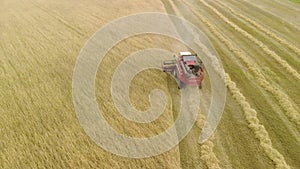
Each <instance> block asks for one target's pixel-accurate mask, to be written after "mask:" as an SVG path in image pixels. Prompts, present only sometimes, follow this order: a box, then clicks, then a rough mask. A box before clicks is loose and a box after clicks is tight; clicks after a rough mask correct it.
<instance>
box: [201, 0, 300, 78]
mask: <svg viewBox="0 0 300 169" xmlns="http://www.w3.org/2000/svg"><path fill="white" fill-rule="evenodd" d="M199 1H200V2H202V3H203V4H204V5H205V6H206V7H208V8H209V9H211V10H212V11H213V12H214V13H215V14H217V15H218V16H219V17H220V18H221V19H222V20H223V21H224V22H225V23H227V24H228V25H229V26H231V27H232V28H234V29H235V30H236V31H237V32H239V33H241V34H242V35H243V36H245V37H246V38H248V39H249V40H250V41H252V42H253V43H255V44H256V45H257V46H258V47H260V48H261V49H262V50H263V51H264V52H265V53H266V54H268V55H269V56H271V57H272V58H274V59H275V60H276V61H277V62H278V63H279V64H280V65H281V66H283V67H284V68H285V69H286V71H287V72H288V73H289V74H291V75H292V76H294V77H295V78H296V79H298V80H300V74H299V73H298V72H297V71H296V70H295V69H294V68H292V67H291V66H290V65H289V64H288V63H287V62H286V61H285V60H283V59H282V58H281V57H280V56H278V55H277V54H276V53H275V52H274V51H272V50H270V49H269V48H268V47H267V46H266V45H265V44H264V43H263V42H261V41H259V40H258V39H256V38H254V37H253V36H252V35H251V34H249V33H248V32H246V31H245V30H243V29H242V28H240V27H239V26H237V25H236V24H235V23H233V22H231V21H230V20H229V19H228V18H227V17H225V16H224V15H223V14H222V13H220V12H219V11H218V10H217V9H216V8H214V7H212V6H211V5H209V4H207V3H206V2H205V1H204V0H199Z"/></svg>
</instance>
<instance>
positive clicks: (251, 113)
mask: <svg viewBox="0 0 300 169" xmlns="http://www.w3.org/2000/svg"><path fill="white" fill-rule="evenodd" d="M226 85H227V87H228V89H229V91H230V93H231V95H232V97H233V98H234V99H235V100H236V102H237V103H238V104H239V105H240V106H241V107H242V109H243V111H244V113H245V116H246V120H247V121H248V123H249V125H248V127H249V128H250V129H252V130H253V131H254V134H255V137H256V138H257V139H258V140H259V143H260V146H261V147H262V148H263V149H264V151H265V153H266V154H267V155H268V157H269V158H270V159H271V160H272V161H273V163H274V164H275V166H276V168H278V169H279V168H280V169H282V168H290V166H289V165H288V164H287V163H286V161H285V159H284V157H283V155H282V154H280V152H278V151H277V150H276V149H275V148H274V147H273V145H272V141H271V139H270V137H269V134H268V132H267V131H266V129H265V127H264V126H263V125H262V124H260V122H259V119H258V118H257V112H256V110H255V109H253V108H251V106H250V104H249V103H248V101H247V100H246V98H245V96H244V95H243V94H242V93H241V92H240V90H239V89H238V87H237V86H236V84H235V82H233V81H232V80H231V79H230V77H229V75H228V74H226Z"/></svg>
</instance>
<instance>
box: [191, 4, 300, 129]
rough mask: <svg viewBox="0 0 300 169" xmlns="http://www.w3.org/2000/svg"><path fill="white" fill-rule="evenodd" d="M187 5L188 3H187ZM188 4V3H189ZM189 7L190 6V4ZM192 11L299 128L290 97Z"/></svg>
mask: <svg viewBox="0 0 300 169" xmlns="http://www.w3.org/2000/svg"><path fill="white" fill-rule="evenodd" d="M187 5H188V4H187ZM189 6H190V5H189ZM190 7H191V6H190ZM191 9H192V11H193V13H195V15H197V17H198V18H199V19H200V20H201V21H202V22H203V23H205V24H206V25H207V26H208V28H209V29H210V31H211V32H212V33H213V34H214V35H215V36H216V37H217V38H218V39H219V40H220V41H221V42H222V43H224V44H225V45H226V46H227V47H228V49H229V50H230V51H231V52H232V53H233V54H234V55H235V56H236V57H238V58H239V59H240V60H242V61H243V63H244V64H245V65H246V67H247V69H249V70H250V72H251V73H252V74H253V75H254V77H255V79H256V80H257V82H258V84H259V85H260V86H261V87H262V88H263V89H265V90H266V91H268V92H270V93H271V94H272V95H273V96H274V97H275V99H276V100H277V101H278V103H279V105H280V107H281V108H283V110H284V111H285V113H286V115H287V116H288V117H289V119H290V120H291V121H292V122H294V123H295V124H296V125H297V127H298V129H300V115H299V114H298V112H297V110H296V109H295V108H294V106H293V104H292V103H291V101H290V98H289V97H288V96H287V95H286V94H285V93H284V92H282V91H281V90H280V89H279V88H277V87H275V86H273V85H272V84H271V83H270V82H269V81H268V80H267V79H266V78H265V76H264V75H263V73H262V72H261V70H260V69H259V68H258V67H257V66H256V65H255V63H254V61H252V60H250V59H249V57H246V56H245V55H244V54H242V52H241V50H240V49H238V48H236V47H234V46H233V44H232V43H231V42H230V41H229V40H227V39H226V38H225V37H224V36H223V35H222V34H221V33H220V32H219V31H218V30H217V29H216V28H215V26H213V25H212V24H210V23H209V22H208V20H207V19H205V18H204V17H202V16H201V15H200V14H198V13H197V12H196V11H195V10H194V9H193V8H192V7H191Z"/></svg>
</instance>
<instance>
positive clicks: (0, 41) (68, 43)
mask: <svg viewBox="0 0 300 169" xmlns="http://www.w3.org/2000/svg"><path fill="white" fill-rule="evenodd" d="M296 2H297V1H294V2H292V1H288V0H273V1H270V0H251V1H250V0H174V1H173V0H161V1H160V0H153V1H145V0H131V1H125V0H114V1H106V0H87V1H71V0H61V1H58V0H53V1H46V0H36V1H33V0H32V1H31V0H3V1H2V2H0V4H1V5H0V34H1V36H0V91H1V94H0V116H1V123H0V136H1V139H0V168H7V169H12V168H172V169H173V168H224V169H231V168H237V169H238V168H249V169H250V168H255V169H260V168H292V169H299V168H300V97H299V96H300V17H299V15H300V4H299V3H296ZM139 12H163V13H168V14H172V15H176V16H179V17H182V18H185V19H186V20H188V21H190V22H191V23H193V24H194V25H196V26H197V27H198V28H199V29H200V30H202V31H203V32H204V33H205V34H206V35H207V37H208V38H209V39H210V41H211V42H212V44H213V45H214V47H215V49H216V51H217V52H218V54H219V56H220V58H221V61H222V64H223V67H224V70H225V72H226V86H227V89H228V90H227V100H226V106H225V110H224V113H223V117H222V119H221V122H220V124H219V126H218V129H217V131H216V133H215V134H214V135H213V137H211V138H210V140H208V141H207V142H205V143H204V144H198V143H197V142H198V138H199V135H200V132H201V128H202V126H203V122H204V120H205V116H203V113H201V112H199V116H198V118H197V121H196V123H195V125H194V127H193V128H192V130H191V131H190V133H189V134H188V135H187V136H186V137H185V138H184V139H183V140H182V141H181V142H180V144H179V145H177V146H176V147H174V148H173V149H171V150H170V151H167V152H165V153H163V154H160V155H157V156H153V157H149V158H143V159H130V158H125V157H120V156H117V155H114V154H112V153H110V152H108V151H106V150H104V149H102V148H100V147H98V146H97V145H96V144H95V143H94V142H93V141H92V140H91V138H89V136H87V135H86V134H85V132H84V130H83V129H82V127H81V126H80V123H79V121H78V119H77V116H76V112H75V108H74V105H73V100H72V76H73V70H74V66H75V63H76V59H77V57H78V55H79V52H80V50H81V48H82V47H83V46H84V44H85V42H86V41H87V40H88V39H89V38H90V37H91V36H92V35H93V34H94V33H95V32H96V31H97V30H98V29H99V28H101V27H102V26H104V25H105V24H107V23H109V22H111V21H112V20H114V19H117V18H119V17H122V16H126V15H129V14H134V13H139ZM186 31H188V30H186ZM147 48H163V49H166V50H169V51H171V52H173V53H177V52H179V51H184V50H189V48H188V47H187V46H185V45H183V44H182V43H180V42H179V41H177V40H174V39H172V38H169V37H165V36H160V35H138V36H134V37H131V38H128V39H126V40H123V41H121V42H119V43H118V44H117V45H116V46H114V47H113V48H112V49H111V50H110V51H108V53H107V55H106V56H105V58H104V59H103V61H102V63H101V66H100V68H99V70H98V72H97V79H96V91H95V93H96V96H97V102H98V104H99V107H101V109H102V111H103V112H104V114H103V116H104V117H105V118H106V120H107V121H108V123H109V124H110V125H111V126H113V127H114V129H115V130H116V131H118V132H120V133H123V134H126V135H130V136H133V137H150V136H153V135H156V134H158V133H160V132H162V131H164V130H165V129H166V128H168V127H169V126H171V125H172V124H173V123H174V121H175V119H176V117H177V114H178V110H179V107H178V106H177V105H176V104H174V103H176V102H178V100H179V99H180V98H179V92H178V90H177V86H176V83H175V81H173V80H172V78H171V77H170V76H169V75H167V74H165V73H163V72H161V71H158V70H145V71H143V72H141V73H139V74H138V75H137V76H136V77H135V78H134V79H133V81H132V84H131V86H130V88H129V94H130V99H131V101H132V103H133V105H134V106H135V107H136V108H137V109H139V110H142V111H145V110H147V108H149V107H150V103H149V100H148V95H149V93H150V91H151V90H152V89H155V88H159V89H161V90H163V91H164V92H165V93H166V96H167V101H168V104H167V106H166V109H165V111H164V113H163V115H162V116H160V118H159V119H157V120H155V121H153V122H151V123H149V124H138V123H134V122H131V121H128V120H126V119H125V118H124V117H122V115H120V114H119V113H118V111H117V109H116V108H115V107H114V104H113V100H112V97H111V94H110V86H111V78H112V76H113V73H114V70H115V69H116V67H117V66H118V64H120V63H121V62H122V60H123V59H124V58H126V57H127V56H128V55H130V54H131V53H133V52H136V51H138V50H142V49H147ZM200 57H201V56H200ZM201 95H202V96H203V97H202V98H201V103H202V105H201V108H202V110H205V109H207V107H208V105H209V104H210V102H209V101H210V96H211V89H210V81H209V77H208V76H207V74H206V78H205V81H204V86H203V89H202V90H201ZM172 103H173V104H172ZM112 141H113V140H112Z"/></svg>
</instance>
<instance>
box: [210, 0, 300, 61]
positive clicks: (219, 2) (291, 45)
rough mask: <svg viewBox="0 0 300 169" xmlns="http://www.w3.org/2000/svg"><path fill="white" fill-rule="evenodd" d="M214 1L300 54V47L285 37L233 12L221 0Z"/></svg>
mask: <svg viewBox="0 0 300 169" xmlns="http://www.w3.org/2000/svg"><path fill="white" fill-rule="evenodd" d="M216 2H218V4H220V5H221V6H222V7H225V8H227V9H228V11H230V12H231V13H232V14H233V15H236V16H238V17H240V18H241V19H243V20H245V21H247V22H249V23H250V24H252V25H253V26H254V27H255V28H257V29H259V30H261V31H262V32H264V33H265V34H267V35H268V36H270V37H271V38H274V39H275V40H276V41H277V42H279V43H281V44H283V45H285V46H287V47H288V48H289V49H291V50H292V51H293V52H295V53H296V54H297V55H298V56H300V49H299V48H297V47H296V46H295V45H293V44H291V43H290V42H288V41H286V40H285V39H282V38H280V37H278V36H277V35H276V34H274V33H273V32H271V31H269V30H268V29H266V28H264V27H263V26H262V25H260V24H258V23H257V22H255V21H254V20H252V19H250V18H248V17H246V16H244V15H242V14H240V13H237V12H235V11H234V10H233V9H232V8H230V7H229V6H228V5H226V4H225V3H223V2H222V1H219V0H216Z"/></svg>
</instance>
